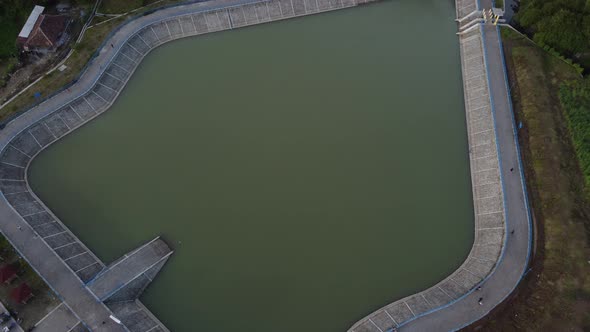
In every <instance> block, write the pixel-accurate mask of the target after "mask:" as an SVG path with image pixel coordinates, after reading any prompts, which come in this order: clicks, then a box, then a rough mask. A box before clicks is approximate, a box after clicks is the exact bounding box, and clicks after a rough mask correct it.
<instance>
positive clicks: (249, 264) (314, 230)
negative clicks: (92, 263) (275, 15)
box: [29, 0, 473, 332]
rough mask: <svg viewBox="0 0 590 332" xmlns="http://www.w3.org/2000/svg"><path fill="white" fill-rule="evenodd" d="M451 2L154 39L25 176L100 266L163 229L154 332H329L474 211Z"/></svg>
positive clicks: (449, 260)
mask: <svg viewBox="0 0 590 332" xmlns="http://www.w3.org/2000/svg"><path fill="white" fill-rule="evenodd" d="M453 18H454V8H453V3H452V1H440V0H427V1H412V0H401V1H397V0H396V1H387V2H384V3H379V4H374V5H370V6H365V7H363V8H355V9H350V10H344V11H339V12H334V13H328V14H322V15H316V16H311V17H306V18H298V19H293V20H288V21H283V22H278V23H272V24H265V25H261V26H256V27H250V28H246V29H241V30H236V31H231V32H222V33H216V34H211V35H207V36H202V37H198V38H190V39H184V40H180V41H176V42H173V43H169V44H167V45H165V46H163V47H160V48H158V49H156V50H155V51H154V52H152V53H151V54H150V55H149V56H148V57H147V58H146V59H145V60H144V62H143V63H142V64H141V66H140V68H139V69H138V70H137V72H136V73H135V75H134V76H133V78H132V79H131V81H130V82H129V84H128V86H127V87H126V88H125V90H124V91H123V93H122V94H121V96H120V97H119V99H118V100H117V102H116V103H115V104H114V105H113V107H112V109H111V110H110V111H108V112H107V113H106V114H104V115H103V116H101V117H99V118H98V119H96V120H94V121H92V122H91V123H89V124H88V125H86V126H85V127H84V128H82V129H80V130H78V131H76V132H75V133H74V134H72V135H69V136H67V137H66V138H64V139H63V140H61V141H60V142H59V143H58V144H55V145H53V146H51V147H50V148H49V149H48V150H46V151H45V152H43V153H42V154H41V155H40V156H39V157H38V158H37V159H36V161H35V162H34V163H33V165H32V168H31V169H30V173H29V176H30V179H31V184H32V186H33V188H34V190H35V192H36V193H37V194H39V196H40V197H41V198H42V199H43V200H44V201H45V202H46V203H47V205H48V206H49V207H50V208H51V209H53V211H55V213H56V214H57V215H58V216H59V217H60V218H61V219H62V220H63V222H64V223H65V224H66V225H68V226H69V227H70V228H71V229H72V230H73V231H74V233H75V234H77V235H78V236H79V237H80V238H81V239H82V240H83V241H84V242H85V243H86V244H87V245H88V246H89V247H90V248H91V249H92V250H94V252H95V253H96V254H97V255H98V256H99V257H101V258H102V259H103V260H104V261H105V262H110V261H112V260H114V259H116V258H117V257H119V256H120V255H122V254H124V253H125V252H127V251H128V250H130V249H132V248H134V247H136V246H138V245H140V244H142V243H143V242H145V241H147V240H150V239H152V238H153V237H155V236H157V235H159V234H161V235H162V236H163V237H164V238H165V239H166V240H167V241H168V242H169V243H170V244H171V245H172V246H173V247H174V249H175V254H174V256H173V258H172V259H171V261H170V262H169V263H168V265H166V266H165V268H164V270H163V271H162V273H161V274H160V275H159V277H158V278H157V279H156V280H155V282H154V283H153V284H152V285H151V286H150V288H149V289H148V291H147V292H146V293H145V296H143V298H142V300H143V301H144V303H145V304H146V305H147V306H148V307H149V308H150V309H151V310H152V311H153V312H154V313H155V314H156V315H157V316H158V317H159V318H160V319H161V320H162V321H163V322H164V323H165V324H166V325H167V326H168V327H169V328H170V329H171V330H172V331H206V332H230V331H246V332H278V331H280V332H296V331H297V332H301V331H305V332H340V331H345V330H346V329H347V328H348V327H349V326H350V325H351V324H353V323H354V322H355V321H356V320H358V319H360V318H362V317H363V316H364V315H366V314H368V313H369V312H371V311H372V310H375V309H377V308H379V307H381V306H382V305H385V304H387V303H389V302H390V301H392V300H394V299H397V298H399V297H402V296H405V295H408V294H411V293H413V292H415V291H418V290H421V289H424V288H426V287H428V286H430V285H432V284H434V283H436V282H437V281H439V280H440V279H442V278H444V277H445V276H446V275H448V274H449V273H450V272H451V271H453V270H454V269H455V268H457V267H458V266H459V265H460V264H461V263H462V261H463V259H464V258H465V257H466V255H467V253H468V251H469V249H470V247H471V244H472V240H473V217H472V215H473V210H472V202H471V185H470V178H469V168H468V159H467V158H468V156H467V148H466V146H467V144H466V129H465V120H464V107H463V99H462V97H463V96H462V86H461V78H460V63H459V50H458V42H457V38H456V36H455V32H456V26H455V23H454V22H453Z"/></svg>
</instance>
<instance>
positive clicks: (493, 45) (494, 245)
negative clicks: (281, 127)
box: [349, 0, 532, 332]
mask: <svg viewBox="0 0 590 332" xmlns="http://www.w3.org/2000/svg"><path fill="white" fill-rule="evenodd" d="M482 2H483V6H485V7H480V6H481V4H480V2H479V1H473V0H457V1H456V9H457V21H458V23H459V27H460V32H459V34H458V35H459V44H460V54H461V64H462V75H463V85H464V96H465V113H466V121H467V132H468V137H467V139H468V143H469V152H468V153H469V157H470V158H469V160H470V168H471V181H472V189H473V202H474V211H475V215H474V219H475V220H474V221H475V240H474V244H473V248H472V250H471V252H470V253H469V255H468V257H467V259H466V261H465V262H464V263H463V264H462V265H461V266H460V267H459V268H458V269H457V270H456V271H455V272H454V273H452V274H451V275H450V276H449V277H447V278H446V279H444V280H443V281H441V282H439V283H438V284H436V285H434V286H432V287H431V288H429V289H427V290H425V291H422V292H419V293H417V294H414V295H411V296H409V297H406V298H403V299H401V300H398V301H395V302H393V303H392V304H389V305H387V306H385V307H383V308H381V309H379V310H377V311H375V312H373V313H372V314H370V315H369V316H367V317H365V318H364V319H362V320H360V321H359V322H357V323H356V324H355V325H354V326H353V327H351V328H350V330H349V332H360V331H374V332H384V331H390V330H392V329H393V328H399V329H400V330H402V331H449V330H457V329H460V328H462V327H464V326H466V325H468V324H470V323H472V322H474V321H476V320H478V319H480V318H482V317H483V316H485V315H486V314H488V313H489V312H490V311H491V310H492V309H493V308H494V307H496V306H497V305H498V304H500V303H501V302H502V301H504V299H506V297H507V296H508V295H509V294H510V293H511V292H512V291H513V290H514V288H515V287H516V286H517V284H518V283H519V282H520V280H521V279H522V277H523V276H524V274H525V271H526V267H527V264H528V261H529V255H530V243H531V241H532V239H531V218H530V212H529V210H528V209H529V207H528V201H527V197H526V186H525V179H524V173H523V172H522V165H521V159H520V153H519V151H518V139H517V137H518V136H517V131H516V129H515V128H516V125H515V123H514V115H513V114H512V108H511V101H510V95H509V90H508V84H507V77H506V74H505V64H504V62H503V61H504V59H503V54H502V48H501V47H502V46H501V40H500V35H499V30H498V28H497V27H496V26H494V25H492V24H490V22H485V20H483V16H482V12H481V11H482V10H483V9H489V8H491V1H487V0H484V1H482Z"/></svg>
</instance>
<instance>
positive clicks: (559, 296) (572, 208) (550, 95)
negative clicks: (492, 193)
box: [470, 29, 590, 331]
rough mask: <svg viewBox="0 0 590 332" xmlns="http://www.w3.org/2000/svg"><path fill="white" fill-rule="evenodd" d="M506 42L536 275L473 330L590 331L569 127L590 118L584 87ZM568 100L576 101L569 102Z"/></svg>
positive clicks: (539, 54)
mask: <svg viewBox="0 0 590 332" xmlns="http://www.w3.org/2000/svg"><path fill="white" fill-rule="evenodd" d="M503 41H504V47H505V54H506V60H507V64H508V67H509V68H508V69H509V76H510V86H511V92H512V98H513V103H514V109H515V111H516V116H517V121H522V124H523V127H522V129H521V130H520V132H519V135H520V144H521V146H522V148H523V149H522V151H523V154H524V161H525V168H526V173H527V174H526V176H527V181H528V186H529V188H528V189H529V192H530V194H531V195H530V197H531V205H532V207H533V213H534V218H535V224H536V234H535V235H536V236H535V237H536V243H535V249H536V250H535V256H534V261H533V265H532V266H531V270H530V271H529V272H528V274H527V277H526V278H525V280H524V281H523V282H522V283H521V285H520V286H519V287H518V289H517V291H516V292H515V294H514V296H512V298H511V299H509V300H508V302H507V303H505V304H504V305H501V306H500V307H499V308H497V309H496V310H495V311H494V312H493V313H492V314H491V315H490V316H488V317H487V318H486V319H485V320H484V321H482V322H479V323H478V324H475V325H474V326H472V327H470V329H479V331H521V330H525V331H585V330H590V263H589V262H588V259H589V257H590V249H589V248H590V240H589V239H590V236H589V228H590V221H589V218H588V216H589V213H588V212H589V211H590V210H589V207H588V203H587V199H586V195H585V194H584V193H585V185H584V180H583V179H584V177H583V174H582V171H581V168H580V163H579V162H578V158H577V157H576V152H575V150H574V148H573V144H572V137H573V138H574V141H575V140H577V139H576V138H575V137H574V136H575V134H574V135H570V132H569V130H568V128H569V127H571V126H568V121H567V119H568V118H569V119H570V120H572V119H575V120H576V122H578V121H582V120H578V117H581V118H582V119H583V120H585V119H587V116H588V115H587V114H586V115H585V116H586V117H584V116H581V115H580V114H583V113H584V112H583V111H584V108H583V107H578V108H576V105H581V104H579V103H580V102H581V101H583V100H584V99H583V98H581V99H580V98H578V96H580V95H581V94H579V93H578V92H577V90H575V89H572V88H571V87H572V86H576V87H577V86H580V85H583V84H585V83H583V81H582V79H581V78H580V77H579V75H578V74H577V72H576V71H575V69H574V68H573V67H572V66H570V65H568V64H567V63H565V62H563V61H561V60H560V59H558V58H556V57H554V56H552V55H550V54H549V53H548V52H546V51H544V50H543V49H542V48H540V47H538V46H536V45H535V44H533V43H531V42H530V41H528V40H526V39H525V38H523V37H521V36H519V35H518V34H516V33H514V32H513V31H511V30H508V29H505V30H504V31H503ZM568 87H569V89H570V91H569V92H568V93H565V92H564V89H568ZM560 89H561V100H563V101H564V104H568V105H574V106H573V107H571V110H574V111H571V112H570V111H568V112H567V113H566V111H565V109H566V107H564V104H562V103H561V100H560ZM569 94H571V95H572V96H576V97H575V98H570V99H567V98H565V97H567V96H568V95H569ZM567 109H570V106H568V107H567ZM588 110H589V109H588V108H586V109H585V111H586V112H588ZM566 114H570V115H569V116H568V115H566ZM572 114H575V115H576V116H572ZM587 128H588V127H583V128H581V129H584V132H585V131H587ZM572 133H573V132H572Z"/></svg>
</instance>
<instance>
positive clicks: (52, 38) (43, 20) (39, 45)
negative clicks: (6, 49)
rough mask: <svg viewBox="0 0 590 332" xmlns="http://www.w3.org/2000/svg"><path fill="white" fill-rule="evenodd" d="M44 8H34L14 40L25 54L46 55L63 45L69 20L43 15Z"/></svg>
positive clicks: (59, 16) (57, 16) (65, 17)
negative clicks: (36, 53)
mask: <svg viewBox="0 0 590 332" xmlns="http://www.w3.org/2000/svg"><path fill="white" fill-rule="evenodd" d="M43 10H45V7H42V6H35V8H33V11H31V14H30V15H29V18H28V19H27V21H26V22H25V25H24V26H23V28H22V30H21V31H20V33H19V34H18V38H17V39H16V43H17V45H19V46H20V47H21V49H23V50H24V51H27V52H38V53H47V52H51V51H54V50H55V49H56V48H58V47H59V46H61V45H63V44H64V43H65V41H66V39H67V33H66V31H67V28H68V26H69V25H70V22H71V20H70V19H69V18H68V17H67V16H64V15H43V14H42V13H43Z"/></svg>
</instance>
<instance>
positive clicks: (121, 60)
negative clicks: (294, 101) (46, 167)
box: [0, 0, 368, 332]
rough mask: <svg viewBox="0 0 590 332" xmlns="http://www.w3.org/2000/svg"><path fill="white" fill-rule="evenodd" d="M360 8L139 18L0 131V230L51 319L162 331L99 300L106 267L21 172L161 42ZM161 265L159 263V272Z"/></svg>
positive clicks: (299, 4) (243, 7) (251, 7)
mask: <svg viewBox="0 0 590 332" xmlns="http://www.w3.org/2000/svg"><path fill="white" fill-rule="evenodd" d="M366 2H368V1H365V0H269V1H248V0H245V1H244V0H242V1H226V0H220V1H210V2H206V3H196V4H190V5H183V6H177V7H173V8H167V9H163V10H160V11H157V12H155V13H153V14H151V15H148V16H144V17H140V18H137V19H135V20H133V21H131V22H128V23H127V24H126V25H125V26H123V27H122V28H121V29H119V30H118V31H117V32H116V33H115V34H113V35H112V36H111V37H110V39H109V40H107V41H106V42H105V44H104V45H105V46H104V47H103V48H102V49H101V50H100V51H99V53H98V55H97V57H96V58H94V59H93V61H92V63H91V64H90V65H89V66H88V67H87V68H86V70H85V72H84V73H83V74H82V75H81V77H80V78H79V79H78V81H77V83H76V84H74V85H73V86H71V87H70V88H69V89H68V90H66V91H62V92H61V93H59V94H57V95H56V96H54V97H52V98H50V99H48V100H46V101H44V102H43V103H41V104H40V105H38V106H36V107H34V108H32V109H30V110H29V111H27V112H25V113H23V114H22V115H20V116H19V117H17V118H16V119H14V120H13V121H11V122H10V123H9V124H8V125H7V126H6V127H5V128H4V129H3V130H2V131H0V149H1V151H2V153H1V155H0V192H1V193H2V197H3V199H2V200H0V217H2V218H1V219H2V220H1V221H0V229H1V230H2V232H3V233H4V234H5V235H6V236H7V238H8V239H9V240H10V241H11V242H12V243H13V245H15V247H16V248H17V250H19V251H20V253H21V255H22V256H23V257H24V258H25V259H27V260H28V261H29V263H30V264H31V265H32V266H33V268H34V269H35V270H36V271H37V272H38V273H39V274H40V275H41V276H42V277H43V278H44V279H45V280H46V282H47V283H48V284H49V285H50V286H51V287H52V288H53V289H54V291H55V292H56V293H58V295H59V296H60V297H61V298H63V301H64V302H63V303H64V306H63V307H61V308H62V310H56V311H55V312H56V313H58V314H59V313H62V312H63V313H65V314H64V315H66V316H68V317H69V318H70V320H72V322H74V323H76V324H77V325H76V326H79V327H86V328H88V329H90V330H96V331H118V330H129V331H133V332H135V331H146V330H150V331H167V329H166V328H165V327H164V326H163V325H162V324H161V323H160V322H159V321H157V319H156V318H155V317H154V316H153V315H152V314H151V313H150V312H149V311H148V310H147V309H146V308H145V307H144V306H143V305H142V304H141V303H140V302H139V301H118V302H113V301H112V299H113V298H114V297H113V295H112V294H111V293H105V292H106V291H104V290H103V289H102V288H100V289H101V292H98V293H100V294H99V295H97V289H98V288H97V287H98V286H97V285H99V284H100V285H102V283H106V281H104V280H103V279H105V278H104V273H105V271H109V269H110V267H106V266H105V264H104V263H102V262H101V261H100V260H99V259H98V258H97V257H96V256H95V255H94V254H93V253H92V252H91V251H90V250H89V249H88V248H87V247H86V246H84V244H83V243H82V242H81V241H80V240H79V239H78V238H77V237H76V236H75V235H74V234H73V233H72V232H71V231H69V230H68V229H67V227H66V226H65V225H64V224H63V223H62V222H61V221H60V220H59V218H58V217H57V216H56V215H54V214H53V213H52V212H51V211H50V210H49V209H48V208H47V207H46V206H45V205H44V204H43V202H42V201H41V200H40V199H39V198H38V197H37V196H36V195H35V194H34V193H33V192H32V190H31V188H30V187H29V185H28V183H27V169H28V167H29V165H30V163H31V161H32V160H33V159H34V158H35V156H37V155H38V154H39V153H40V152H41V151H42V150H44V149H45V148H47V147H48V146H49V145H51V144H53V143H54V142H56V141H58V140H59V139H60V138H62V137H63V136H64V135H67V134H68V133H70V132H72V131H73V130H75V129H77V128H79V127H80V126H82V125H84V124H85V123H87V122H88V121H90V120H92V119H94V118H95V117H97V116H98V115H100V114H102V113H103V112H105V111H106V110H107V109H108V108H109V107H110V105H111V104H112V103H113V102H114V101H115V99H116V98H117V96H118V95H119V93H120V92H121V91H122V89H123V88H124V86H125V84H126V82H127V81H128V80H129V78H130V77H131V75H132V74H133V72H134V71H135V70H136V69H137V67H138V65H139V63H140V62H141V60H142V59H143V57H145V56H146V55H147V54H148V53H149V52H150V51H151V50H152V49H154V48H156V47H158V46H159V45H161V44H163V43H166V42H168V41H171V40H175V39H178V38H183V37H190V36H197V35H201V34H206V33H211V32H216V31H221V30H228V29H233V28H238V27H243V26H248V25H253V24H261V23H266V22H271V21H276V20H282V19H288V18H292V17H297V16H304V15H310V14H316V13H321V12H325V11H332V10H337V9H343V8H349V7H354V6H357V5H359V4H363V3H366ZM166 257H168V256H166ZM164 262H165V260H164V261H162V262H161V263H159V264H160V265H158V269H157V270H159V268H161V265H163V264H164ZM148 275H149V276H148ZM136 276H137V277H139V276H141V278H142V279H141V280H144V281H141V282H144V283H145V285H147V283H146V282H147V281H148V280H149V281H151V278H150V276H152V273H147V272H146V273H143V272H141V273H139V272H138V273H137V274H134V275H133V276H127V278H128V279H129V278H132V279H130V280H126V281H125V282H129V283H131V282H133V285H135V283H139V282H140V281H139V280H140V279H139V278H138V279H136ZM152 277H153V276H152ZM97 278H99V280H100V281H99V282H97V281H96V279H97ZM93 280H94V281H93ZM105 280H107V279H105ZM107 281H109V282H110V283H116V282H117V280H115V281H112V280H110V279H109V280H107ZM142 285H143V284H142ZM143 287H145V286H142V289H143ZM133 289H135V288H134V287H133ZM105 294H108V296H107V295H105ZM125 294H127V293H125ZM103 300H105V303H103ZM113 313H115V314H117V315H118V316H119V318H121V320H122V321H123V323H124V326H120V325H117V324H115V323H113V320H111V319H109V316H110V315H112V314H113ZM52 318H53V317H49V318H48V319H47V322H51V321H60V319H57V316H56V319H52ZM72 324H73V323H72ZM45 325H51V326H54V325H52V324H45ZM45 325H42V326H41V328H42V327H43V326H45ZM52 329H53V328H52Z"/></svg>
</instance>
